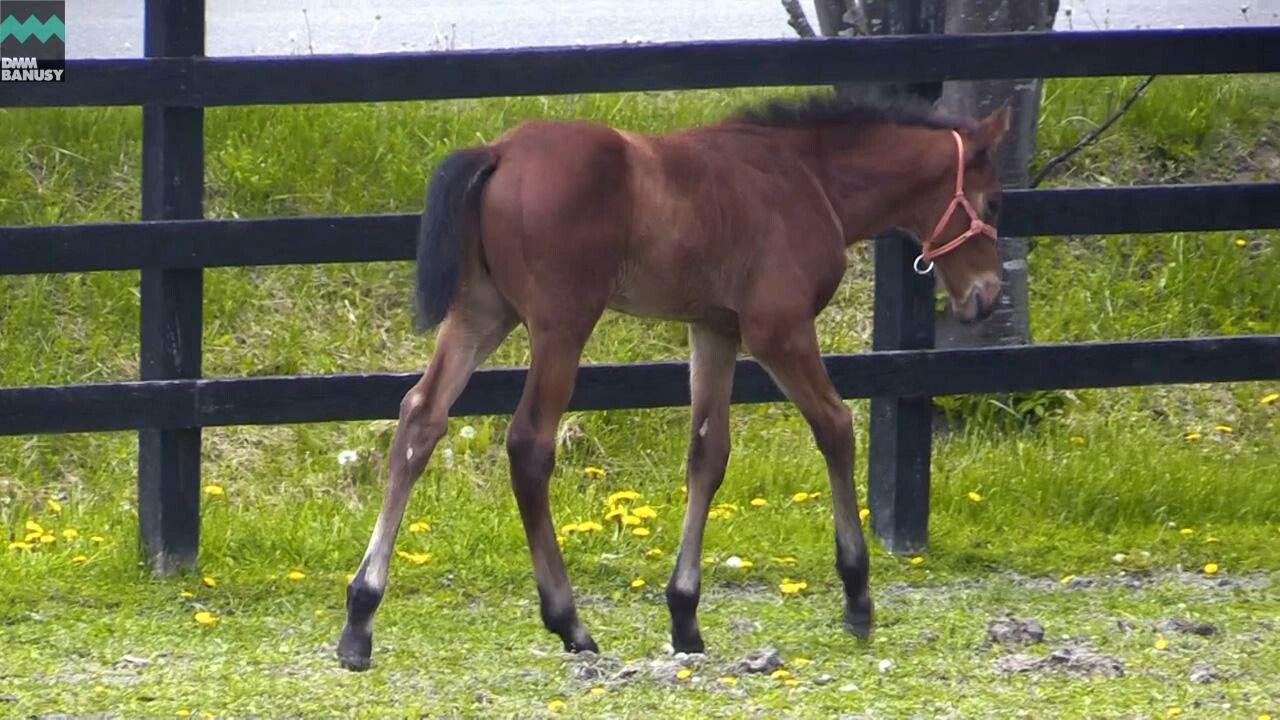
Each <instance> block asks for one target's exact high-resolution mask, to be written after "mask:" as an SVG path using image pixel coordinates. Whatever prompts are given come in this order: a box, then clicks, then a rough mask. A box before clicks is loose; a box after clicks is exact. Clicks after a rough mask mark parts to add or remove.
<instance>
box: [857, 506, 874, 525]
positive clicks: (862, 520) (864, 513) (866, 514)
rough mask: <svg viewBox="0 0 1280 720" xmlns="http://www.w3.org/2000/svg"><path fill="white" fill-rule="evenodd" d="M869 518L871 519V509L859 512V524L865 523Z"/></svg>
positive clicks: (863, 509)
mask: <svg viewBox="0 0 1280 720" xmlns="http://www.w3.org/2000/svg"><path fill="white" fill-rule="evenodd" d="M869 517H871V510H870V509H869V508H862V509H861V510H859V511H858V522H860V523H865V522H866V521H867V518H869Z"/></svg>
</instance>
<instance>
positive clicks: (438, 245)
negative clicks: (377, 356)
mask: <svg viewBox="0 0 1280 720" xmlns="http://www.w3.org/2000/svg"><path fill="white" fill-rule="evenodd" d="M497 164H498V158H497V157H496V156H494V154H493V152H492V151H490V150H489V149H488V148H469V149H467V150H459V151H458V152H455V153H453V154H451V155H450V156H449V157H447V158H445V161H444V162H443V163H441V164H440V167H439V168H438V169H436V172H435V175H433V176H432V177H431V182H430V184H429V185H428V186H427V208H426V210H425V211H423V213H422V225H421V227H420V228H419V230H418V291H417V301H418V302H417V317H416V318H415V321H414V326H415V327H416V328H417V329H418V330H419V331H420V332H425V331H427V330H430V329H431V328H433V327H435V326H436V325H439V324H440V321H442V320H444V317H445V315H446V314H448V312H449V308H450V306H452V305H453V298H454V296H455V295H457V293H458V283H459V281H460V280H461V276H462V267H463V260H464V259H465V255H466V248H467V238H468V237H470V236H474V235H475V234H476V231H477V229H478V227H479V217H480V215H479V213H480V191H481V190H483V189H484V184H485V181H486V180H488V179H489V175H490V174H492V173H493V169H494V168H495V167H496V166H497Z"/></svg>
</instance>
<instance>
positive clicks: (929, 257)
mask: <svg viewBox="0 0 1280 720" xmlns="http://www.w3.org/2000/svg"><path fill="white" fill-rule="evenodd" d="M951 136H952V137H954V138H955V139H956V158H957V163H956V194H955V197H953V198H951V204H950V205H948V206H947V211H946V212H944V213H942V219H941V220H939V221H938V224H937V225H935V226H934V227H933V233H932V234H931V235H929V239H928V240H926V241H925V243H924V246H923V248H922V249H921V252H920V255H919V256H917V257H916V260H915V262H914V263H912V266H913V267H914V268H915V271H916V272H917V273H919V274H921V275H928V274H929V272H930V271H931V270H933V259H934V258H936V257H941V256H943V255H946V254H947V253H949V252H951V251H952V250H955V249H956V248H958V247H960V246H961V245H963V244H964V242H965V241H966V240H968V239H969V238H971V237H973V236H975V235H986V236H988V237H990V238H991V239H992V240H994V239H995V238H996V229H995V228H993V227H991V226H990V225H988V224H986V223H985V222H983V221H982V219H981V218H979V217H978V211H976V210H974V209H973V205H971V204H970V203H969V199H968V198H966V197H965V196H964V140H963V139H962V138H961V137H960V133H958V132H956V131H955V130H952V131H951ZM957 207H960V208H964V212H965V214H966V215H968V216H969V229H968V230H965V231H964V232H963V233H961V234H960V235H959V236H958V237H956V238H955V239H954V240H951V241H948V242H946V243H943V244H942V246H941V247H937V248H934V247H933V243H934V241H936V240H937V239H938V236H939V235H941V234H942V231H943V230H944V229H945V228H946V227H947V223H948V222H950V221H951V215H952V213H954V212H955V211H956V208H957ZM922 262H923V263H926V264H925V265H924V266H923V267H921V263H922Z"/></svg>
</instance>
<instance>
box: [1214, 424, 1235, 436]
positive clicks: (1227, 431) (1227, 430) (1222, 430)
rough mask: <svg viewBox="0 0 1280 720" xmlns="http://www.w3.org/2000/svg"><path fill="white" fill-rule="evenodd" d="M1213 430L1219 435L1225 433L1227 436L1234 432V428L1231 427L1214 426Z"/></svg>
mask: <svg viewBox="0 0 1280 720" xmlns="http://www.w3.org/2000/svg"><path fill="white" fill-rule="evenodd" d="M1213 429H1214V430H1217V431H1218V432H1220V433H1225V434H1227V435H1230V434H1231V433H1233V432H1235V431H1236V430H1235V428H1233V427H1231V426H1230V425H1214V426H1213Z"/></svg>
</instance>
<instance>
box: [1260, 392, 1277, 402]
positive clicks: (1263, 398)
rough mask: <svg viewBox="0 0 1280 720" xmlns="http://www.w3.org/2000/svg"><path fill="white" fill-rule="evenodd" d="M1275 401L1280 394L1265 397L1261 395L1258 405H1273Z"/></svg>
mask: <svg viewBox="0 0 1280 720" xmlns="http://www.w3.org/2000/svg"><path fill="white" fill-rule="evenodd" d="M1277 400H1280V393H1270V394H1267V395H1263V396H1262V400H1260V401H1259V404H1262V405H1273V404H1275V402H1276V401H1277Z"/></svg>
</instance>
